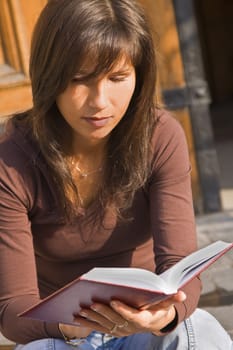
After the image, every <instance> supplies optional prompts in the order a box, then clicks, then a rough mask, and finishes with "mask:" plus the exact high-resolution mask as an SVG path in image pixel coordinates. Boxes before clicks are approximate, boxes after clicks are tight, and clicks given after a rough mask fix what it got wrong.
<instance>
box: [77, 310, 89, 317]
mask: <svg viewBox="0 0 233 350" xmlns="http://www.w3.org/2000/svg"><path fill="white" fill-rule="evenodd" d="M79 314H80V315H81V316H83V317H87V316H88V315H87V313H86V312H84V311H80V312H79Z"/></svg>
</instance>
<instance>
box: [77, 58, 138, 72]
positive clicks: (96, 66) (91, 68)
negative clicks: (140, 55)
mask: <svg viewBox="0 0 233 350" xmlns="http://www.w3.org/2000/svg"><path fill="white" fill-rule="evenodd" d="M133 67H134V66H133V63H132V61H131V58H130V57H129V56H128V55H127V54H122V55H119V57H117V58H115V59H114V60H113V61H112V62H111V61H109V62H106V64H104V62H98V61H96V60H95V59H93V58H91V57H87V58H86V59H85V60H83V62H82V64H80V65H79V66H78V67H77V72H83V73H107V72H111V71H119V70H127V69H131V68H133Z"/></svg>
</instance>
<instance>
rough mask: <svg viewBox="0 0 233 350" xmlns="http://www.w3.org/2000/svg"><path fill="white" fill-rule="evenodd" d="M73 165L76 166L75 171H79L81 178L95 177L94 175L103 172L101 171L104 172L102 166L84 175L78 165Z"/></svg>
mask: <svg viewBox="0 0 233 350" xmlns="http://www.w3.org/2000/svg"><path fill="white" fill-rule="evenodd" d="M72 165H74V167H75V169H76V170H77V171H78V173H79V174H80V176H81V177H82V178H87V177H88V176H90V175H93V174H95V173H99V172H101V171H102V170H103V168H102V166H101V167H99V168H98V169H95V170H92V171H88V172H85V173H84V172H83V171H82V170H81V169H80V168H79V166H78V164H75V163H74V162H72Z"/></svg>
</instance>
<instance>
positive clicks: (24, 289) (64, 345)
mask: <svg viewBox="0 0 233 350" xmlns="http://www.w3.org/2000/svg"><path fill="white" fill-rule="evenodd" d="M155 62H156V60H155V53H154V47H153V41H152V37H151V34H150V30H149V28H148V24H147V20H146V18H145V15H144V13H143V10H142V9H141V7H140V6H139V5H138V4H137V3H136V2H135V1H132V0H108V1H107V0H50V1H49V2H48V4H47V5H46V7H45V9H44V10H43V12H42V14H41V16H40V18H39V20H38V23H37V25H36V27H35V31H34V36H33V40H32V50H31V60H30V75H31V82H32V91H33V108H32V109H31V110H30V111H27V112H25V113H22V114H20V115H16V116H15V117H13V118H12V119H11V120H10V121H9V123H8V125H7V130H6V133H5V135H4V136H3V137H2V140H1V145H0V154H1V163H0V164H1V171H0V174H1V175H0V176H1V186H0V190H1V195H0V201H1V205H0V210H1V211H0V213H1V215H0V235H1V245H0V250H1V251H0V259H1V261H0V279H1V287H0V313H1V317H0V320H1V331H2V332H3V334H4V335H5V336H6V337H8V338H9V339H12V340H13V341H15V342H16V343H18V344H25V345H17V347H16V349H18V350H19V349H23V350H27V349H29V350H30V349H33V350H37V349H48V348H49V349H56V350H57V349H68V348H69V347H70V345H74V346H76V347H77V348H79V349H99V350H100V349H168V348H169V349H196V348H198V349H219V348H224V349H230V347H231V341H230V338H229V337H228V335H227V334H226V333H225V331H224V330H223V329H222V328H221V327H220V325H219V324H218V323H217V322H216V321H215V320H214V319H213V318H211V316H210V315H208V314H207V313H204V312H201V311H195V309H196V307H197V303H198V299H199V295H200V280H199V278H195V279H193V280H192V282H190V283H189V284H188V285H186V286H185V287H184V288H183V290H182V291H179V292H178V293H177V294H176V295H175V296H174V297H171V298H170V299H168V300H166V301H165V302H161V303H159V304H157V305H153V306H152V307H151V308H150V309H148V310H144V311H141V310H136V309H132V308H131V307H129V306H128V305H125V304H123V303H121V302H120V301H114V302H113V303H112V304H111V305H109V306H106V305H101V304H97V303H94V304H93V305H92V306H91V308H90V309H82V310H81V312H80V315H77V318H76V321H77V327H75V326H70V325H66V324H61V323H60V324H58V323H46V322H41V321H35V320H29V319H26V318H25V319H24V318H19V317H17V314H18V313H20V312H21V311H23V310H25V309H26V308H28V307H30V306H31V305H33V304H34V303H36V302H37V301H39V300H40V298H44V297H45V296H47V295H49V294H51V293H52V292H54V291H55V290H57V289H59V288H60V287H62V286H64V285H65V284H66V283H68V282H70V281H72V280H73V279H74V278H76V277H78V276H80V275H81V274H83V273H84V272H86V271H88V270H90V269H91V268H92V267H94V266H111V267H112V266H113V267H114V266H122V267H125V266H127V267H130V266H132V267H142V268H146V269H148V270H151V271H154V270H155V269H156V272H157V273H161V272H162V271H164V270H166V269H167V268H168V267H169V266H171V265H172V264H174V263H175V262H177V261H178V260H180V259H181V258H182V257H184V256H186V255H187V254H189V253H190V252H191V251H193V250H195V249H196V235H195V225H194V214H193V208H192V196H191V188H190V166H189V160H188V152H187V146H186V142H185V136H184V133H183V131H182V128H181V127H180V126H179V124H178V123H177V122H176V121H175V119H174V118H172V117H171V116H169V115H168V113H167V112H164V111H161V110H159V108H158V107H157V108H155V105H154V96H155V86H156V63H155ZM68 302H69V301H67V303H68ZM194 311H195V312H194ZM191 315H192V316H191ZM190 316H191V317H190ZM207 323H208V330H211V329H212V330H213V334H212V336H211V339H206V337H205V332H206V331H205V328H204V327H205V326H206V324H207ZM202 331H203V333H204V334H202ZM193 332H194V333H193Z"/></svg>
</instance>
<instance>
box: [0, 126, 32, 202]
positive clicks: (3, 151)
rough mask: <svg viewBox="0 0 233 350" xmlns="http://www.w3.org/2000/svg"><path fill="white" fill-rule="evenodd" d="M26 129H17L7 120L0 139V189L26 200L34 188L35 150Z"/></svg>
mask: <svg viewBox="0 0 233 350" xmlns="http://www.w3.org/2000/svg"><path fill="white" fill-rule="evenodd" d="M27 134H28V130H27V128H24V127H22V128H18V127H16V126H15V125H14V123H12V120H9V121H8V122H7V124H6V127H5V131H4V133H2V135H1V137H0V187H1V191H4V192H6V191H7V192H8V193H12V195H13V194H14V196H17V197H18V198H21V200H22V201H25V200H26V197H27V192H28V190H29V189H32V188H34V184H33V181H34V180H33V179H34V178H35V176H34V173H35V166H34V158H35V156H36V150H35V149H34V147H33V146H32V144H31V142H30V140H29V138H28V137H27Z"/></svg>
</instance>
